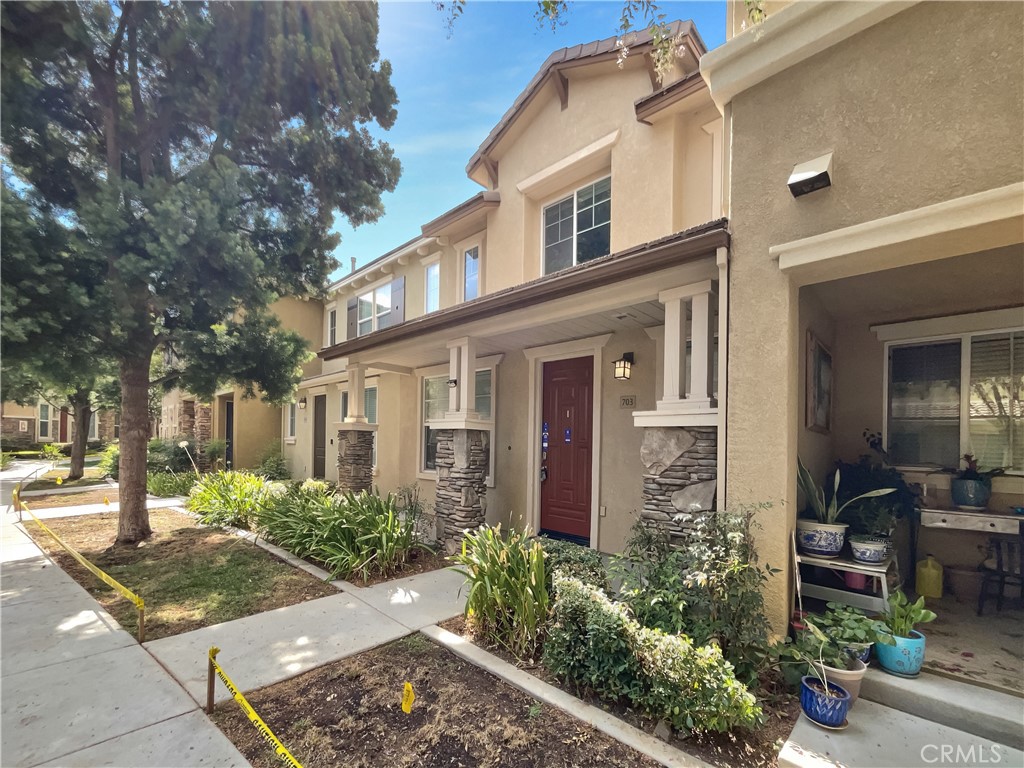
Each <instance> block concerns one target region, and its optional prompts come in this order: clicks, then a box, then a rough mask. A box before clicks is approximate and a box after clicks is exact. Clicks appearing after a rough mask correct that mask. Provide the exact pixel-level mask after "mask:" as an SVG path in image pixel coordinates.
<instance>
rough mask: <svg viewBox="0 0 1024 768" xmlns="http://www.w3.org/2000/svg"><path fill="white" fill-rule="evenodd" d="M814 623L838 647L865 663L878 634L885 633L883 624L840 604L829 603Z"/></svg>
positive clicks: (857, 610)
mask: <svg viewBox="0 0 1024 768" xmlns="http://www.w3.org/2000/svg"><path fill="white" fill-rule="evenodd" d="M815 623H817V624H818V626H819V627H821V629H822V630H823V631H824V632H825V634H826V635H828V636H829V637H830V638H832V639H833V640H834V641H835V642H836V643H838V644H839V646H840V647H841V648H843V649H845V650H846V651H848V652H849V653H851V654H853V655H854V656H856V657H857V658H859V659H860V660H861V661H863V662H865V663H867V661H868V658H870V656H871V646H872V645H874V643H875V637H876V636H877V635H878V633H879V632H885V631H887V629H886V625H885V622H884V621H882V620H881V619H878V618H875V617H872V616H868V615H867V614H866V613H864V611H862V610H860V609H859V608H851V607H850V606H848V605H843V604H842V603H829V604H828V610H827V611H825V614H824V615H823V616H819V617H817V618H816V619H815Z"/></svg>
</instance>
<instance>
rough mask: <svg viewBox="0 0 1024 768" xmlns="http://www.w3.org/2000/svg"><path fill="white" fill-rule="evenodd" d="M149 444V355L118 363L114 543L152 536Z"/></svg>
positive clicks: (126, 542) (127, 358) (132, 542)
mask: <svg viewBox="0 0 1024 768" xmlns="http://www.w3.org/2000/svg"><path fill="white" fill-rule="evenodd" d="M148 443H149V355H148V354H146V355H139V356H130V355H129V356H126V357H124V358H123V359H122V360H121V435H120V451H121V455H120V462H119V465H118V480H117V483H118V489H119V493H118V497H119V499H120V503H121V513H120V516H119V518H118V523H117V542H118V543H119V544H134V543H135V542H137V541H142V540H143V539H145V538H147V537H148V536H149V535H150V534H152V533H153V529H152V528H150V527H149V510H147V509H146V448H147V444H148Z"/></svg>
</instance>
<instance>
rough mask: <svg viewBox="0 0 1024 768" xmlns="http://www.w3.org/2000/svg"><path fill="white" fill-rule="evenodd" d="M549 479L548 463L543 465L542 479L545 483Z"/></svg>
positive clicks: (541, 470)
mask: <svg viewBox="0 0 1024 768" xmlns="http://www.w3.org/2000/svg"><path fill="white" fill-rule="evenodd" d="M547 479H548V468H547V466H546V465H542V466H541V468H540V481H541V482H542V483H543V482H544V481H545V480H547Z"/></svg>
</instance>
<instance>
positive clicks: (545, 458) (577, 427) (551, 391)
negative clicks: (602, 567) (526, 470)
mask: <svg viewBox="0 0 1024 768" xmlns="http://www.w3.org/2000/svg"><path fill="white" fill-rule="evenodd" d="M593 391H594V359H593V358H592V357H577V358H573V359H572V360H556V361H554V362H551V363H544V400H543V402H544V405H543V410H542V414H541V419H542V422H543V423H542V427H541V428H542V431H543V432H546V433H547V440H546V443H547V449H546V451H545V454H546V455H545V454H542V456H541V467H542V469H541V484H540V527H541V531H543V532H548V533H554V534H561V535H563V536H571V537H573V538H576V539H580V540H585V541H587V542H589V540H590V474H591V463H590V460H591V451H592V450H593V439H592V438H593V435H592V431H593V430H592V427H593V420H592V417H593V407H594V401H593ZM543 448H544V446H543V445H542V449H543Z"/></svg>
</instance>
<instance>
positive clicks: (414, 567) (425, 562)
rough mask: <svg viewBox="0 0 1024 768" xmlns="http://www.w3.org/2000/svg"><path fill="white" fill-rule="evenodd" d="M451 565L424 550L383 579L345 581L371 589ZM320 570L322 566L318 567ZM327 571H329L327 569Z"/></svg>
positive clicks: (416, 551) (417, 552)
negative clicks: (374, 586) (384, 583)
mask: <svg viewBox="0 0 1024 768" xmlns="http://www.w3.org/2000/svg"><path fill="white" fill-rule="evenodd" d="M449 566H451V563H450V562H448V560H447V558H446V557H445V556H444V555H443V554H439V553H437V552H428V551H427V550H425V549H417V550H413V552H412V553H411V554H410V555H409V562H407V563H406V564H405V566H404V567H403V568H402V570H401V571H399V572H398V573H396V574H394V575H392V576H388V577H386V578H385V577H383V576H371V577H370V578H368V579H360V578H358V577H355V576H353V577H352V578H349V579H346V581H348V582H349V583H350V584H355V585H356V586H357V587H372V586H373V585H374V584H381V583H383V582H385V581H394V580H395V579H404V578H405V577H406V576H415V575H416V574H417V573H426V572H427V571H436V570H438V569H439V568H448V567H449ZM320 567H321V568H322V567H323V565H320ZM328 570H329V569H328Z"/></svg>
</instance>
